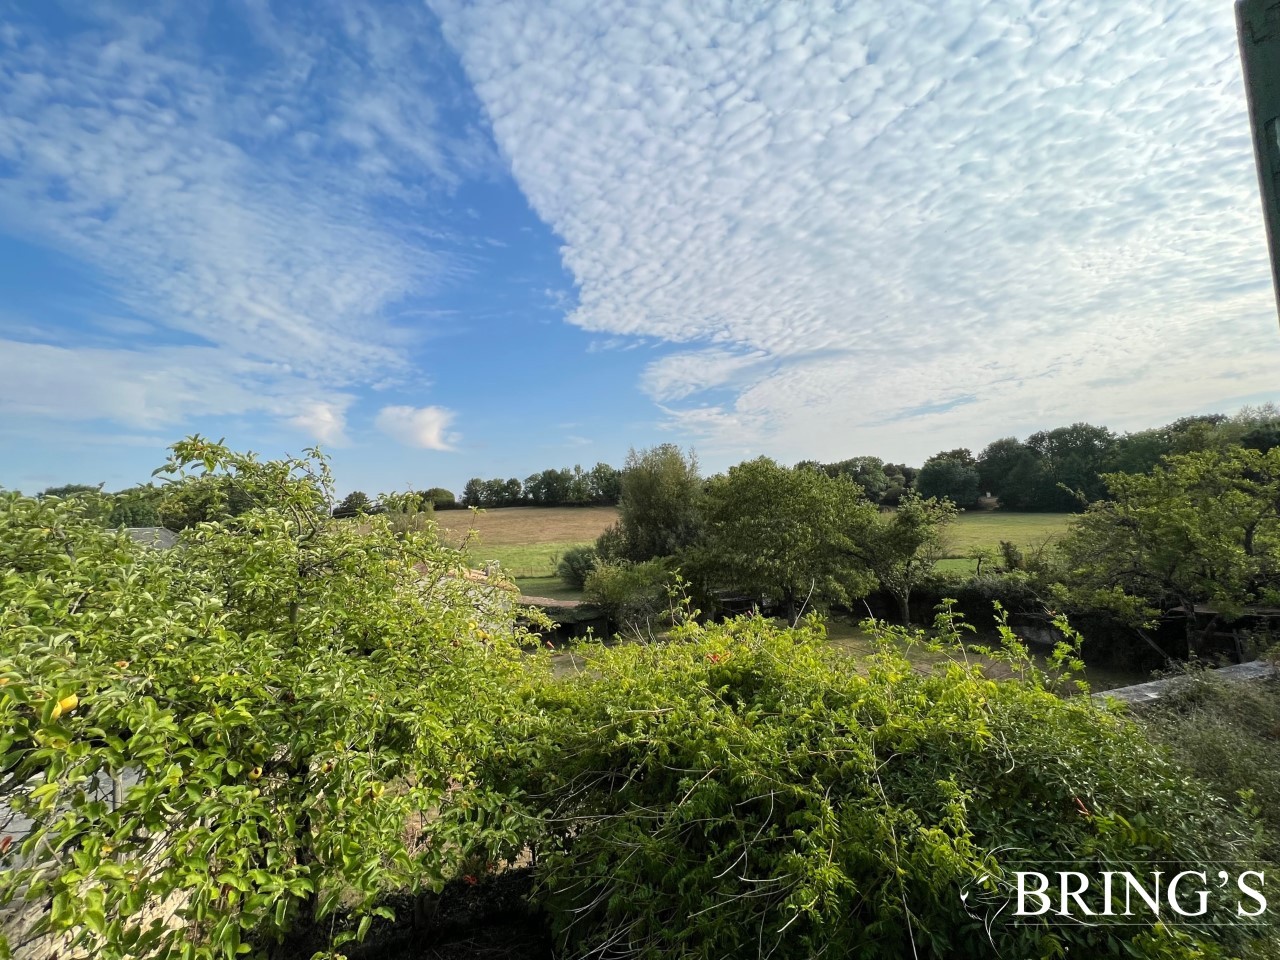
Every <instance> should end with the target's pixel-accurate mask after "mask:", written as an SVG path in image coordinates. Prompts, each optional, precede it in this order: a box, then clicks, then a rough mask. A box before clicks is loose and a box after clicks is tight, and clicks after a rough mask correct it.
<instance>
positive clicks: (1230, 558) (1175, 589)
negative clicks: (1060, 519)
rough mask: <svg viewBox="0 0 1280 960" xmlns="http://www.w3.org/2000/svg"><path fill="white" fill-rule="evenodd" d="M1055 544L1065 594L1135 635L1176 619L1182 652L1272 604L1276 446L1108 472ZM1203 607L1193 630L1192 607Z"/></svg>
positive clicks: (1276, 575)
mask: <svg viewBox="0 0 1280 960" xmlns="http://www.w3.org/2000/svg"><path fill="white" fill-rule="evenodd" d="M1105 482H1106V485H1107V488H1108V490H1109V491H1110V494H1111V499H1110V500H1109V501H1104V502H1099V503H1095V504H1093V505H1092V506H1091V507H1090V509H1089V510H1088V511H1087V512H1086V513H1084V514H1082V515H1081V516H1080V517H1078V518H1077V519H1076V520H1075V521H1074V522H1073V524H1072V527H1071V532H1070V533H1069V535H1068V536H1067V537H1065V538H1064V539H1063V541H1062V543H1061V552H1062V555H1063V557H1064V560H1065V564H1066V585H1067V590H1068V596H1069V598H1070V600H1071V601H1073V602H1074V603H1075V604H1076V605H1078V606H1082V607H1086V608H1094V609H1103V610H1109V611H1111V612H1112V613H1114V614H1116V615H1117V616H1119V617H1120V618H1121V619H1122V620H1124V621H1125V622H1127V623H1128V624H1130V625H1131V626H1133V627H1134V628H1135V629H1136V630H1138V631H1139V632H1140V633H1141V632H1142V631H1143V630H1144V628H1145V627H1148V626H1150V625H1152V624H1153V623H1154V621H1155V620H1156V619H1157V618H1159V617H1162V616H1167V615H1170V614H1174V613H1175V612H1176V613H1177V614H1178V615H1180V616H1182V617H1184V618H1185V622H1186V633H1187V649H1188V652H1190V653H1197V652H1199V651H1200V650H1201V649H1202V648H1203V646H1204V644H1205V642H1206V641H1207V639H1208V638H1209V636H1211V635H1212V632H1213V630H1214V629H1215V628H1216V627H1217V626H1218V625H1219V624H1220V623H1222V622H1224V621H1227V622H1229V621H1231V620H1232V619H1234V618H1236V617H1238V616H1239V615H1240V614H1241V613H1242V612H1243V611H1244V610H1245V608H1246V607H1248V606H1250V605H1252V604H1257V603H1265V604H1267V605H1271V606H1274V605H1277V604H1278V603H1280V448H1277V449H1275V450H1272V451H1270V452H1268V453H1265V454H1263V453H1259V452H1258V451H1256V450H1245V449H1241V448H1239V447H1237V448H1233V449H1230V450H1227V451H1224V452H1214V451H1208V452H1204V453H1194V454H1184V455H1175V456H1171V457H1168V458H1167V459H1166V460H1165V462H1164V463H1163V464H1162V465H1160V466H1158V467H1157V468H1156V469H1155V470H1153V471H1152V472H1151V473H1150V474H1146V475H1142V474H1122V473H1114V474H1108V475H1107V476H1106V477H1105ZM1197 605H1203V606H1205V607H1207V608H1208V610H1209V614H1208V617H1209V619H1208V623H1207V625H1204V626H1203V627H1201V626H1198V624H1197V620H1196V616H1195V613H1194V611H1195V608H1196V606H1197Z"/></svg>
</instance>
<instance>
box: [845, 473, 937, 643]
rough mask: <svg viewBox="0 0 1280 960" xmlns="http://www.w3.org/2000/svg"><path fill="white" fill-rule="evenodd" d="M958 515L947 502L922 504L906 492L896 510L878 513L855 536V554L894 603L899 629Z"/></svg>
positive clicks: (915, 496) (906, 621)
mask: <svg viewBox="0 0 1280 960" xmlns="http://www.w3.org/2000/svg"><path fill="white" fill-rule="evenodd" d="M957 513H958V511H957V509H956V505H955V504H954V503H952V502H951V501H950V500H937V499H934V498H929V499H923V498H921V497H920V496H918V495H916V494H914V493H911V494H908V495H907V496H905V497H904V498H903V499H902V501H901V502H900V503H899V504H898V509H896V510H894V511H893V512H891V513H881V514H877V515H876V516H875V518H874V520H875V522H874V523H873V524H872V525H871V526H870V527H869V528H862V529H861V530H859V531H858V532H857V534H856V535H855V536H854V543H855V547H854V553H855V555H856V556H857V557H858V558H859V559H861V560H862V562H863V563H865V564H866V566H867V567H868V568H869V569H870V570H871V572H872V573H873V574H875V577H876V579H877V580H878V581H879V582H880V586H881V587H883V588H884V589H885V590H886V591H888V593H889V594H890V595H891V596H892V597H893V598H894V599H895V600H897V602H898V613H899V615H900V617H901V619H902V622H903V623H904V624H909V623H910V622H911V593H912V591H913V590H914V589H915V588H916V587H918V586H919V585H920V584H921V583H923V582H924V581H925V580H926V579H928V577H929V576H930V574H932V573H933V568H934V567H935V566H936V565H937V563H938V561H939V560H940V559H942V555H943V553H944V552H945V548H946V533H947V528H948V527H949V526H950V525H951V524H952V523H953V522H954V521H955V519H956V516H957ZM864 531H865V532H864Z"/></svg>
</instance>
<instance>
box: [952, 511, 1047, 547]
mask: <svg viewBox="0 0 1280 960" xmlns="http://www.w3.org/2000/svg"><path fill="white" fill-rule="evenodd" d="M1071 516H1072V515H1071V514H1069V513H1001V512H999V511H994V512H991V513H986V512H982V511H968V512H965V513H962V514H960V518H959V519H958V520H957V521H956V523H955V526H954V527H953V528H952V529H951V531H950V532H949V533H948V535H947V539H948V543H949V547H950V549H949V550H948V553H949V555H950V556H952V557H966V556H968V554H969V553H970V552H972V551H973V550H974V549H975V548H977V547H991V548H992V549H996V548H998V547H999V546H1000V541H1001V540H1008V541H1009V542H1010V543H1015V544H1017V545H1018V546H1019V547H1022V548H1023V549H1026V548H1027V547H1038V546H1039V545H1040V544H1042V543H1044V542H1045V541H1046V540H1056V539H1058V538H1059V537H1061V536H1062V535H1063V534H1065V533H1066V532H1067V524H1068V522H1069V521H1070V519H1071Z"/></svg>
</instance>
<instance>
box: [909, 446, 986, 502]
mask: <svg viewBox="0 0 1280 960" xmlns="http://www.w3.org/2000/svg"><path fill="white" fill-rule="evenodd" d="M915 489H916V491H917V492H918V493H919V494H920V496H922V497H925V498H928V499H943V498H945V499H947V500H950V501H951V502H952V503H954V504H956V506H959V507H969V506H972V505H973V503H974V502H975V501H976V500H977V499H978V469H977V466H976V465H975V462H974V459H973V455H972V454H971V453H970V452H969V451H968V450H965V449H959V450H947V451H944V452H942V453H937V454H934V455H933V456H932V457H930V458H929V459H928V460H926V461H925V462H924V466H923V467H921V468H920V475H919V476H918V477H917V478H916V485H915Z"/></svg>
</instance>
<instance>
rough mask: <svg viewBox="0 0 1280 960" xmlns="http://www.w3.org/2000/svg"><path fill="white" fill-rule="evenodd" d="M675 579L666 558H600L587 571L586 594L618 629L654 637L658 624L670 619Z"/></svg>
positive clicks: (591, 602) (588, 600)
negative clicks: (637, 560)
mask: <svg viewBox="0 0 1280 960" xmlns="http://www.w3.org/2000/svg"><path fill="white" fill-rule="evenodd" d="M671 582H672V573H671V570H670V568H669V567H668V565H667V561H666V560H665V559H659V558H655V559H653V560H646V561H644V562H643V563H631V562H629V561H626V560H613V561H603V562H596V563H595V564H594V565H593V566H592V567H591V569H590V571H588V573H587V574H586V577H585V580H584V582H583V596H584V597H585V599H586V601H587V602H588V603H590V604H591V605H593V606H596V607H599V608H600V609H601V610H602V611H604V614H605V616H607V617H608V618H609V621H610V622H611V623H613V624H614V625H615V626H616V627H617V628H618V629H620V630H629V631H631V632H632V633H635V634H639V635H641V636H644V637H652V636H653V632H654V627H655V626H658V625H659V624H660V623H661V622H663V621H666V620H668V619H669V616H668V614H669V612H670V598H669V595H668V587H669V586H670V584H671Z"/></svg>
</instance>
